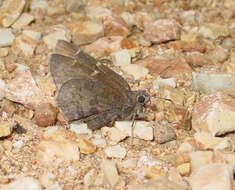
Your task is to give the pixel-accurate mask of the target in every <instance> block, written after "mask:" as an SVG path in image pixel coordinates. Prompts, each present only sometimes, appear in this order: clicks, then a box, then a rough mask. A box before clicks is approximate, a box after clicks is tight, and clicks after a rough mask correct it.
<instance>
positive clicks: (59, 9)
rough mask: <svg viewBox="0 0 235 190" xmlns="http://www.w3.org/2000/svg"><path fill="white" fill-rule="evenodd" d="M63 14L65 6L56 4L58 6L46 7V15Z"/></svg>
mask: <svg viewBox="0 0 235 190" xmlns="http://www.w3.org/2000/svg"><path fill="white" fill-rule="evenodd" d="M63 14H66V13H65V8H64V7H63V6H58V7H54V6H50V7H48V9H47V15H48V16H57V15H63Z"/></svg>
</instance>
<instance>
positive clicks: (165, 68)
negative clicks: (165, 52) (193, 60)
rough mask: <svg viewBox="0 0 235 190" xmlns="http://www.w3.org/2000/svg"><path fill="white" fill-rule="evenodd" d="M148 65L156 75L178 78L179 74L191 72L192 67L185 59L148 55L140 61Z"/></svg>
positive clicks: (150, 70) (151, 72)
mask: <svg viewBox="0 0 235 190" xmlns="http://www.w3.org/2000/svg"><path fill="white" fill-rule="evenodd" d="M138 63H139V64H141V65H143V66H146V67H147V68H148V69H149V72H150V74H151V75H153V76H154V77H157V76H161V77H162V78H176V77H177V76H178V75H182V74H191V73H192V71H193V70H192V68H191V67H190V66H189V65H188V63H187V62H186V61H185V60H184V59H179V58H175V59H172V58H171V59H169V58H163V57H152V56H150V57H148V58H146V59H143V60H141V61H139V62H138Z"/></svg>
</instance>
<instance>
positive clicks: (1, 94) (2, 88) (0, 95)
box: [0, 79, 6, 101]
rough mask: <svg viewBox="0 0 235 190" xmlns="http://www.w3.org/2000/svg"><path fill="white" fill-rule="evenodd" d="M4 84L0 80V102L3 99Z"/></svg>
mask: <svg viewBox="0 0 235 190" xmlns="http://www.w3.org/2000/svg"><path fill="white" fill-rule="evenodd" d="M5 87H6V83H5V82H4V81H3V80H2V79H0V101H1V100H2V99H3V98H4V97H5Z"/></svg>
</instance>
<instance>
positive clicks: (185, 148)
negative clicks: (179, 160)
mask: <svg viewBox="0 0 235 190" xmlns="http://www.w3.org/2000/svg"><path fill="white" fill-rule="evenodd" d="M194 150H195V149H194V147H193V146H192V145H191V144H190V143H188V142H184V143H182V144H181V145H180V147H179V149H178V150H177V153H179V154H184V153H185V154H186V153H190V152H193V151H194Z"/></svg>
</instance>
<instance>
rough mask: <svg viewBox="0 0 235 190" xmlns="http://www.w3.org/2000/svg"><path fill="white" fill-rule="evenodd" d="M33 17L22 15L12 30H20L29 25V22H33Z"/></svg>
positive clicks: (26, 14) (27, 14)
mask: <svg viewBox="0 0 235 190" xmlns="http://www.w3.org/2000/svg"><path fill="white" fill-rule="evenodd" d="M33 20H34V17H33V15H31V14H29V13H23V14H22V15H21V16H20V18H19V19H18V20H17V21H16V22H15V23H14V24H13V25H12V28H14V29H20V28H22V27H24V26H27V25H29V24H30V23H31V22H33Z"/></svg>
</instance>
